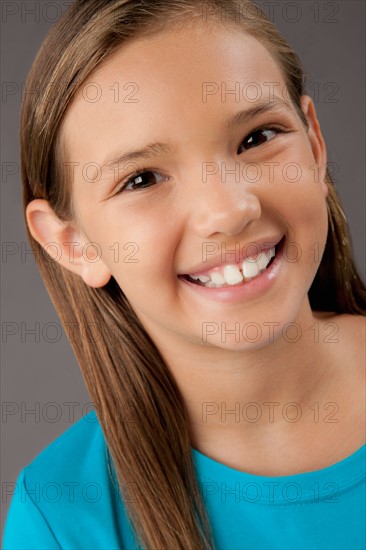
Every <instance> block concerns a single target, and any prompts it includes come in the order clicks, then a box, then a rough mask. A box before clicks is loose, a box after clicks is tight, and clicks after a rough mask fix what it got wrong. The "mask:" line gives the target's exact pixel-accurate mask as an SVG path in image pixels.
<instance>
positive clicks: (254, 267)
mask: <svg viewBox="0 0 366 550" xmlns="http://www.w3.org/2000/svg"><path fill="white" fill-rule="evenodd" d="M274 255H275V247H272V248H271V249H270V250H268V251H265V252H261V253H260V254H259V255H257V256H255V257H249V258H247V259H245V260H244V261H243V262H242V264H241V265H240V266H237V265H234V264H227V265H225V266H223V267H222V268H221V269H220V270H219V271H217V270H216V271H210V272H208V273H207V275H190V277H191V279H194V280H195V281H197V280H198V281H201V283H209V284H210V283H212V284H213V285H215V286H216V285H217V286H221V285H225V284H228V285H236V284H238V283H241V282H242V281H243V280H245V281H249V280H250V279H253V277H256V276H257V275H258V274H259V273H260V272H262V271H263V270H264V269H266V267H267V265H268V264H269V262H270V261H271V258H272V257H273V256H274Z"/></svg>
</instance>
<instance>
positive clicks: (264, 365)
mask: <svg viewBox="0 0 366 550" xmlns="http://www.w3.org/2000/svg"><path fill="white" fill-rule="evenodd" d="M206 30H207V29H205V28H199V27H197V28H191V29H189V30H188V29H185V30H183V31H182V30H170V31H167V32H164V34H160V35H157V36H154V37H152V38H149V39H140V40H138V41H134V42H132V43H130V44H128V45H125V46H123V47H122V48H121V49H119V50H118V51H117V52H116V53H114V54H113V56H112V57H110V58H109V59H107V60H106V61H104V63H103V64H102V65H100V66H99V67H98V68H97V70H96V71H95V72H94V73H93V75H92V76H91V77H90V78H89V81H88V82H89V83H90V82H93V83H98V85H99V87H100V88H99V89H101V90H102V97H101V99H100V100H99V101H97V102H91V101H87V100H86V99H85V97H83V95H82V93H81V91H79V93H78V94H77V95H76V97H75V99H74V101H73V102H72V104H71V106H70V108H69V109H68V112H67V114H66V118H65V120H64V125H63V128H62V143H63V149H64V158H65V160H66V161H67V162H72V163H79V164H78V166H76V167H75V170H74V172H73V184H72V185H73V186H72V194H73V201H74V207H75V211H76V215H77V216H76V220H74V222H73V223H63V222H61V221H60V220H58V219H57V217H56V216H55V214H54V212H53V211H52V209H51V208H50V206H49V204H48V203H47V201H43V200H38V199H37V200H34V201H32V202H31V203H30V204H29V205H28V207H27V212H26V215H27V222H28V224H29V227H30V230H31V232H32V235H33V236H34V238H36V239H37V240H38V242H40V243H41V244H42V245H45V244H46V243H47V242H49V241H52V242H58V243H59V246H60V247H61V249H62V251H63V253H62V256H61V258H60V259H59V262H60V263H61V265H63V266H64V267H65V268H66V269H69V270H70V271H72V272H74V273H77V274H78V275H79V276H80V277H82V278H83V280H84V282H85V283H86V284H88V285H90V286H92V287H96V288H97V287H101V286H103V285H105V284H106V283H107V282H108V281H109V279H110V277H111V276H113V277H114V278H115V279H116V281H117V282H118V284H119V286H120V287H121V288H122V290H123V291H124V293H125V294H126V296H127V297H128V299H129V301H130V303H131V304H132V306H133V308H134V310H135V312H136V314H137V316H138V317H139V319H140V320H141V322H142V324H143V326H144V327H145V329H146V331H147V332H148V334H149V335H150V336H151V337H152V338H153V340H154V341H155V343H156V345H157V347H158V349H159V350H160V352H161V354H162V356H163V357H164V359H165V361H166V362H167V365H168V367H169V369H170V370H171V372H172V373H173V375H174V377H175V379H176V381H177V383H178V385H179V387H180V390H181V393H182V395H183V397H184V399H185V402H186V404H187V408H188V412H189V416H190V421H191V436H192V446H193V447H195V448H196V449H198V450H200V451H201V452H203V453H204V454H206V455H208V456H210V457H212V458H214V459H216V460H218V461H221V462H223V463H225V464H227V465H229V466H231V467H233V468H237V469H242V470H245V471H248V472H251V473H256V474H259V475H261V474H262V475H285V474H293V473H297V472H302V471H308V470H310V469H317V468H322V467H325V466H327V465H329V464H331V463H334V462H335V461H337V460H341V459H342V458H344V457H345V456H348V455H349V454H351V453H352V452H354V451H355V450H356V449H358V448H359V447H360V446H361V445H362V444H363V443H364V431H365V427H364V423H363V422H362V418H363V415H362V414H361V410H363V408H364V391H363V390H362V392H361V390H360V387H364V382H363V372H364V368H362V359H361V358H362V356H363V355H362V354H363V353H364V348H362V349H361V347H360V343H359V342H360V340H361V341H362V331H363V330H364V319H363V318H362V317H360V316H353V315H336V314H322V313H319V312H314V311H312V310H311V308H310V304H309V300H308V295H307V293H308V290H309V288H310V286H311V284H312V281H313V279H314V277H315V274H316V272H317V269H318V267H319V263H320V260H321V255H318V257H316V256H314V243H317V244H318V246H319V250H320V251H322V250H323V249H324V245H325V242H326V237H327V208H326V197H327V194H328V190H327V186H326V184H325V182H324V177H325V167H326V162H327V156H326V147H325V144H324V139H323V136H322V133H321V130H320V126H319V122H318V119H317V116H316V112H315V108H314V104H313V102H312V100H311V98H310V97H309V96H303V97H302V99H301V107H302V110H303V112H304V113H305V115H306V117H307V120H308V122H309V130H308V131H307V130H306V128H305V127H304V125H303V124H302V123H301V120H300V118H299V115H298V114H297V112H296V110H295V108H294V106H293V105H292V104H291V103H290V101H289V98H288V96H286V95H283V90H284V88H285V84H284V80H283V77H282V73H281V71H280V69H279V68H278V66H277V65H276V64H275V63H274V61H273V59H272V58H271V56H270V54H269V53H268V51H267V50H266V49H265V48H264V47H263V46H262V45H261V44H260V43H259V42H258V41H256V40H255V39H253V38H251V37H249V36H246V35H244V34H243V33H241V32H239V31H237V30H229V29H226V30H223V29H222V28H217V29H215V32H214V33H212V34H211V35H208V34H207V32H206ZM201 31H202V32H201ZM177 60H178V62H177ZM116 82H119V84H120V90H122V91H123V85H124V83H126V82H134V83H137V85H138V94H137V96H136V97H138V102H135V103H128V102H124V101H123V100H120V101H115V99H116V98H115V95H114V93H113V91H112V90H111V87H113V86H115V83H116ZM203 82H216V83H222V82H225V83H226V84H227V89H232V88H233V87H234V85H235V83H236V82H240V83H246V82H256V83H257V84H258V85H259V86H260V89H261V90H262V98H263V99H267V100H270V99H271V95H270V94H271V92H270V89H269V87H268V86H265V84H264V83H268V82H275V83H279V86H277V88H275V95H277V96H280V97H282V98H284V99H285V100H286V101H287V103H288V105H289V108H290V109H289V111H288V112H285V111H282V112H278V113H272V114H271V113H266V114H262V115H261V116H259V117H258V118H257V119H256V120H254V121H252V122H250V123H246V124H242V125H241V126H240V127H238V128H236V129H234V130H231V131H228V130H226V129H225V127H224V121H225V119H226V118H227V117H229V116H230V115H232V114H234V113H236V112H238V111H239V110H241V109H248V108H250V107H252V106H253V101H250V99H251V98H250V97H249V98H248V96H247V95H245V94H242V95H241V97H240V103H237V102H235V96H234V95H232V94H231V95H230V94H228V95H227V96H226V98H225V100H224V101H223V100H222V99H221V95H220V93H218V94H216V95H214V96H210V97H209V98H208V101H207V102H203V101H202V83H203ZM128 91H130V90H128ZM122 93H124V94H125V95H124V96H122V99H123V97H125V96H126V94H127V92H122ZM274 123H277V124H280V125H281V126H283V127H284V128H285V129H286V130H288V133H285V134H277V135H274V136H273V135H270V136H269V138H268V136H267V139H268V142H267V143H264V144H262V145H259V146H257V147H252V148H251V149H249V148H248V149H244V148H241V149H240V150H239V147H240V145H241V144H242V142H243V140H244V139H245V138H246V137H247V136H248V135H250V133H251V132H252V131H253V130H254V129H255V128H257V127H258V126H259V125H262V126H265V125H266V124H274ZM155 141H159V142H164V143H169V144H170V145H171V146H172V152H171V153H168V154H166V153H164V154H161V155H160V156H157V157H156V158H153V159H148V160H146V161H144V164H142V163H141V161H139V162H135V163H134V165H133V166H132V169H131V167H130V169H128V167H127V169H124V167H123V166H122V167H119V170H118V176H119V178H118V177H117V175H116V170H111V169H110V168H109V169H107V170H105V171H104V172H103V176H102V178H100V179H99V180H97V181H96V182H94V183H90V182H88V181H86V180H85V177H84V175H85V174H84V175H83V171H82V168H83V167H84V166H85V165H86V164H87V163H90V162H96V163H98V165H102V164H103V163H104V161H105V160H106V159H109V160H111V159H112V158H114V156H115V155H118V154H121V153H124V152H126V151H129V150H131V149H138V148H140V147H141V146H144V145H145V144H147V143H151V142H155ZM204 162H214V163H217V164H218V166H220V165H221V163H226V166H227V167H228V169H232V168H233V167H234V163H235V162H240V163H242V166H244V164H245V163H250V162H254V163H260V164H261V163H264V162H277V163H279V169H275V172H274V178H273V179H272V181H269V172H268V170H266V169H264V165H263V164H261V166H263V171H262V176H261V179H260V180H259V181H257V182H254V181H252V180H253V179H254V178H252V180H250V181H245V180H244V178H243V176H241V180H240V183H238V182H236V181H235V177H233V176H230V175H229V176H227V177H226V180H225V181H223V180H222V175H221V173H218V174H216V175H214V176H211V177H209V178H208V181H207V182H206V183H203V181H202V165H203V163H204ZM290 162H296V163H297V164H298V165H300V167H301V178H300V180H299V181H298V182H296V183H291V182H289V181H286V180H285V179H284V177H283V173H282V167H284V166H285V165H286V164H287V163H290ZM315 165H317V166H318V169H319V170H318V174H319V177H318V178H315V177H314V174H315V171H314V166H315ZM136 167H138V168H141V167H144V168H149V169H150V170H153V171H154V172H155V173H156V180H155V181H156V182H157V183H155V184H154V185H151V186H150V187H146V188H145V189H139V190H125V191H123V192H122V193H120V194H117V191H118V189H120V187H121V185H122V184H121V180H122V179H125V178H127V176H130V174H131V173H132V172H134V170H135V168H136ZM90 174H91V172H89V176H88V177H89V178H90V177H91V176H90ZM144 181H146V179H145V180H144ZM285 233H286V234H287V236H288V240H289V241H292V242H295V243H297V245H298V247H299V248H300V249H301V251H302V255H301V258H300V259H299V260H298V261H296V262H285V263H284V265H283V270H282V273H281V275H280V277H279V278H278V280H277V281H276V282H275V284H274V285H273V287H272V288H271V289H270V290H269V291H266V293H265V294H263V295H261V296H259V297H258V298H256V299H252V300H246V301H243V302H237V303H233V304H225V303H219V302H217V301H215V300H214V299H213V298H211V299H210V298H203V297H202V296H199V295H198V294H196V293H195V292H192V291H191V290H190V289H188V288H187V286H186V285H185V284H184V283H183V282H182V281H180V280H179V279H178V278H177V274H178V273H186V272H188V271H189V270H191V268H192V267H194V266H195V265H197V264H198V263H200V262H202V259H203V258H202V243H204V242H207V241H209V242H214V243H218V244H219V245H221V244H222V243H225V244H226V246H227V249H228V250H229V249H230V250H231V249H234V248H235V244H236V243H239V244H240V246H242V245H244V244H246V243H250V242H252V241H254V240H258V239H260V238H262V237H264V236H267V235H273V234H275V235H277V234H278V235H280V236H282V235H283V234H285ZM67 241H75V242H77V243H79V244H78V246H76V247H75V249H74V254H73V255H70V249H69V248H68V247H67V246H66V245H65V244H64V243H65V242H67ZM89 242H94V243H98V245H99V247H100V248H99V257H98V256H94V257H93V255H92V248H90V249H89V256H87V255H85V254H84V256H83V254H82V253H81V250H82V246H83V245H85V244H87V243H89ZM131 242H133V243H136V246H137V247H138V249H137V253H136V254H135V255H134V256H133V257H134V258H137V259H138V261H137V262H129V261H127V260H126V258H127V255H128V254H129V253H131V252H134V250H136V249H134V248H132V247H130V248H127V249H123V246H124V244H125V243H131ZM115 243H119V251H120V257H119V261H116V255H115V254H116V245H115ZM98 258H99V259H98ZM93 259H96V260H97V261H92V260H93ZM227 261H231V257H229V258H228V260H227ZM205 322H212V323H216V324H217V326H218V327H221V326H222V325H221V323H225V325H224V326H225V327H227V329H228V330H229V329H232V328H233V326H234V323H235V322H238V323H240V327H242V326H244V325H245V324H246V323H248V322H255V323H257V325H259V327H261V332H260V334H259V339H258V340H257V341H256V342H255V343H254V342H253V341H247V340H243V339H241V341H239V342H238V341H236V340H235V338H234V337H233V336H231V337H230V336H229V335H227V337H226V339H225V338H224V337H223V334H222V332H221V331H218V333H217V334H216V335H213V336H211V337H210V338H208V340H207V341H206V342H203V341H202V324H203V323H205ZM266 322H267V323H268V322H274V323H277V326H276V327H275V329H274V332H273V334H272V337H271V334H270V332H269V330H268V326H266V325H265V324H264V323H266ZM291 322H295V323H297V324H298V326H300V327H301V337H300V339H299V340H298V341H297V342H296V343H290V342H289V341H286V339H285V338H283V336H282V331H283V328H284V327H285V326H286V325H287V323H291ZM327 322H331V323H333V324H332V325H330V328H329V326H327V325H326V323H327ZM314 327H318V328H319V337H318V338H315V337H314ZM333 329H334V330H335V334H334V335H333V337H331V335H332V334H333V332H332V330H333ZM288 334H289V336H290V337H291V336H292V337H293V336H294V333H291V332H289V333H288ZM249 337H252V338H254V334H253V333H249ZM329 339H331V340H333V342H332V343H329V342H328V340H329ZM345 361H346V362H347V365H350V369H352V376H349V374H350V370H348V371H347V372H346V371H345V369H344V365H345ZM207 402H209V403H215V404H217V406H219V407H221V409H219V410H222V406H221V404H222V403H225V404H226V408H227V410H232V409H234V408H235V403H237V402H239V403H240V404H241V405H244V404H246V403H249V402H256V403H257V404H260V405H261V406H262V413H263V417H262V419H261V420H260V422H254V423H253V422H250V421H245V420H243V417H241V420H240V421H237V420H236V419H235V417H234V415H232V414H228V415H227V422H223V421H222V420H221V415H220V414H219V413H216V414H212V415H210V416H208V417H207V421H206V422H204V421H203V416H202V410H203V408H204V407H205V405H204V404H205V403H207ZM265 402H271V403H273V402H275V403H278V404H279V406H277V407H275V409H274V422H270V421H269V407H268V406H267V407H265V406H263V403H265ZM289 402H295V403H297V404H298V405H299V406H301V407H302V411H303V414H302V417H301V421H300V422H295V423H294V422H290V421H289V420H288V419H287V420H286V419H284V418H283V416H282V414H281V411H282V410H283V407H284V406H285V405H286V403H289ZM314 402H318V403H319V414H320V421H319V422H315V421H314V412H313V411H312V409H309V407H311V406H312V405H313V404H314ZM327 402H332V403H336V409H337V407H338V410H335V409H334V408H332V407H330V408H329V409H324V408H323V407H324V405H325V404H326V403H327ZM295 412H296V411H295V410H294V409H292V410H289V411H288V417H291V418H293V417H294V415H295ZM332 413H334V415H333V417H332V418H334V419H338V422H335V423H329V422H324V418H325V417H326V416H327V415H331V414H332ZM254 414H255V411H254V410H253V409H251V410H250V409H248V411H247V415H248V417H251V418H253V415H254ZM288 417H287V418H288ZM345 433H347V434H348V437H347V438H346V437H344V434H345Z"/></svg>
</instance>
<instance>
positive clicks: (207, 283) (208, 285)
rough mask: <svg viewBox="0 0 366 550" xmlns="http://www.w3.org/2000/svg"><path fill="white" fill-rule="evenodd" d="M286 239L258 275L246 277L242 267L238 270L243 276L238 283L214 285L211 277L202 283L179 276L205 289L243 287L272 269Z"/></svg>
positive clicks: (279, 244) (279, 243)
mask: <svg viewBox="0 0 366 550" xmlns="http://www.w3.org/2000/svg"><path fill="white" fill-rule="evenodd" d="M285 239H286V235H284V236H283V237H282V239H281V240H280V241H279V242H278V243H277V244H276V245H275V246H274V255H273V256H272V258H271V259H270V261H269V262H268V264H267V265H266V266H265V267H263V268H262V269H258V273H257V274H256V275H254V276H252V277H244V275H243V269H242V267H241V268H240V269H238V272H239V273H240V276H241V278H242V280H240V281H237V282H230V283H229V282H227V281H226V280H225V281H224V282H222V283H221V282H220V283H214V282H212V281H211V280H209V277H206V279H208V280H205V281H200V280H199V279H197V278H196V279H194V278H192V277H191V276H190V275H179V276H178V277H179V278H181V279H185V280H186V281H188V282H189V283H191V284H195V285H198V286H203V287H206V288H225V287H232V286H242V285H245V284H248V283H249V282H250V281H252V280H254V279H257V278H258V277H259V276H260V275H261V274H262V273H263V272H264V271H267V270H268V269H269V268H270V267H271V265H272V264H273V262H274V261H275V259H276V257H277V255H278V253H279V252H281V251H282V249H283V247H284V243H285Z"/></svg>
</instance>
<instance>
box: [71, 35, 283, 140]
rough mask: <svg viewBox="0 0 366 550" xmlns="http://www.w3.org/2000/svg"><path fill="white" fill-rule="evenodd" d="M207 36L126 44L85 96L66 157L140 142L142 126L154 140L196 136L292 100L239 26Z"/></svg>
mask: <svg viewBox="0 0 366 550" xmlns="http://www.w3.org/2000/svg"><path fill="white" fill-rule="evenodd" d="M206 31H208V29H205V25H204V24H201V25H200V26H197V27H191V28H189V29H178V30H177V29H174V30H169V31H163V32H161V33H159V34H157V35H154V36H152V37H144V38H140V39H135V40H133V41H131V42H128V43H126V44H122V45H121V46H120V47H119V48H118V49H117V50H116V51H115V52H114V53H113V54H112V55H111V56H109V57H108V58H107V59H106V60H105V61H104V62H102V63H101V65H100V66H98V67H97V69H96V70H95V71H94V72H93V73H92V74H91V75H90V76H89V78H88V79H87V81H86V82H84V84H83V85H82V86H81V88H80V89H79V90H78V91H77V93H76V96H75V98H74V101H73V102H72V104H71V106H70V107H69V109H68V111H67V114H66V117H65V120H64V124H63V129H62V137H63V141H64V146H66V147H65V148H66V150H69V151H72V149H73V148H74V147H75V146H77V147H78V148H79V150H80V147H81V148H82V147H83V145H82V140H84V141H85V144H86V146H88V147H89V148H90V147H92V148H94V150H95V151H96V149H97V148H98V145H99V144H100V143H101V142H102V141H104V140H105V139H107V140H108V136H109V138H110V139H111V141H113V140H114V139H116V137H117V134H118V136H121V135H124V136H125V138H126V137H127V135H128V138H129V140H128V141H134V136H135V135H136V138H137V135H139V136H140V134H141V125H142V124H146V126H147V129H149V131H152V132H153V133H154V135H156V134H158V133H159V132H164V133H165V134H166V133H169V132H172V130H173V129H174V132H175V131H176V128H177V125H178V126H179V128H181V130H182V131H183V130H186V129H187V130H188V129H190V128H192V125H193V126H196V125H197V124H198V123H199V121H202V120H203V119H204V120H205V121H207V124H210V122H211V121H217V119H218V117H220V113H223V117H225V118H226V115H225V114H227V113H230V112H235V111H237V110H238V107H239V105H240V106H241V107H243V108H245V107H251V106H253V105H255V103H256V102H259V101H260V100H269V99H270V98H271V96H272V98H273V94H275V95H280V96H281V97H284V94H283V89H284V86H285V83H284V79H283V76H282V73H281V69H280V68H279V66H278V64H277V63H276V62H275V61H274V58H273V57H272V56H271V54H270V53H269V52H268V50H267V49H266V48H265V47H264V46H263V45H262V44H261V43H260V42H259V41H258V40H256V39H255V38H253V37H252V36H249V35H248V34H245V33H244V32H243V31H241V30H240V29H237V28H235V27H231V26H230V27H228V28H225V29H224V28H222V27H221V26H220V25H217V27H214V28H212V27H211V28H210V33H208V32H206ZM285 99H286V97H285ZM136 126H138V127H137V128H136ZM90 132H92V133H93V136H94V138H93V144H92V145H91V144H90V139H89V138H90ZM80 140H81V141H80ZM111 145H112V143H111Z"/></svg>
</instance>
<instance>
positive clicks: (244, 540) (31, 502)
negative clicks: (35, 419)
mask: <svg viewBox="0 0 366 550" xmlns="http://www.w3.org/2000/svg"><path fill="white" fill-rule="evenodd" d="M106 451H107V447H106V443H105V439H104V436H103V432H102V430H101V427H100V424H99V422H98V418H97V416H96V413H95V411H92V412H90V413H89V414H88V415H86V416H85V417H83V418H81V419H80V420H79V421H78V422H76V423H75V424H74V425H73V426H71V427H70V428H69V429H68V430H66V431H65V432H64V433H63V434H62V435H61V436H60V437H58V438H57V439H55V440H54V441H53V442H52V443H51V444H50V445H49V446H47V447H46V448H45V449H44V450H43V451H42V452H41V453H40V454H39V455H38V456H37V457H36V458H35V459H34V460H33V461H32V462H31V463H30V464H29V465H28V466H26V467H25V468H24V469H23V470H22V471H21V472H20V474H19V477H18V480H17V483H16V485H15V490H14V494H13V497H12V500H11V503H10V508H9V512H8V515H7V519H6V524H5V532H4V537H3V550H18V549H22V550H31V549H37V550H39V549H44V550H53V549H56V548H63V549H65V550H66V549H70V550H71V549H72V550H76V549H85V550H96V549H100V550H112V549H124V550H130V549H131V550H132V549H138V548H139V546H138V544H137V543H136V539H135V538H134V534H133V528H132V524H131V523H130V522H129V519H128V516H127V514H126V508H125V507H124V501H123V500H121V499H120V498H116V495H117V493H116V490H115V488H114V485H113V482H112V480H111V476H110V469H109V466H110V464H109V461H108V458H107V452H106ZM192 456H193V459H194V463H195V467H196V474H197V477H198V480H199V485H200V489H201V492H202V495H203V499H204V503H205V506H206V509H207V512H208V517H209V520H210V523H211V525H212V528H213V534H214V539H215V543H216V546H217V550H239V549H240V550H244V549H251V550H254V549H261V550H264V549H265V550H269V549H278V550H288V549H291V550H295V549H301V550H305V549H310V548H311V549H316V550H322V549H329V550H330V549H331V550H336V549H339V550H345V549H347V550H351V549H352V550H353V549H356V548H357V549H365V548H366V544H365V542H366V540H365V497H366V491H365V470H366V444H365V445H363V446H362V447H360V448H359V449H358V450H357V451H355V452H354V453H353V454H352V455H350V456H348V457H347V458H345V459H344V460H341V461H340V462H337V463H336V464H333V465H332V466H329V467H327V468H324V469H322V470H316V471H312V472H306V473H301V474H295V475H289V476H277V477H272V476H258V475H253V474H248V473H245V472H242V471H239V470H235V469H233V468H230V467H228V466H225V465H224V464H221V463H219V462H217V461H215V460H213V459H211V458H209V457H207V456H205V455H203V454H202V453H200V452H199V451H197V450H196V449H194V448H192ZM134 498H136V495H134V491H133V487H132V490H127V491H126V492H124V499H125V500H127V499H134Z"/></svg>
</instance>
